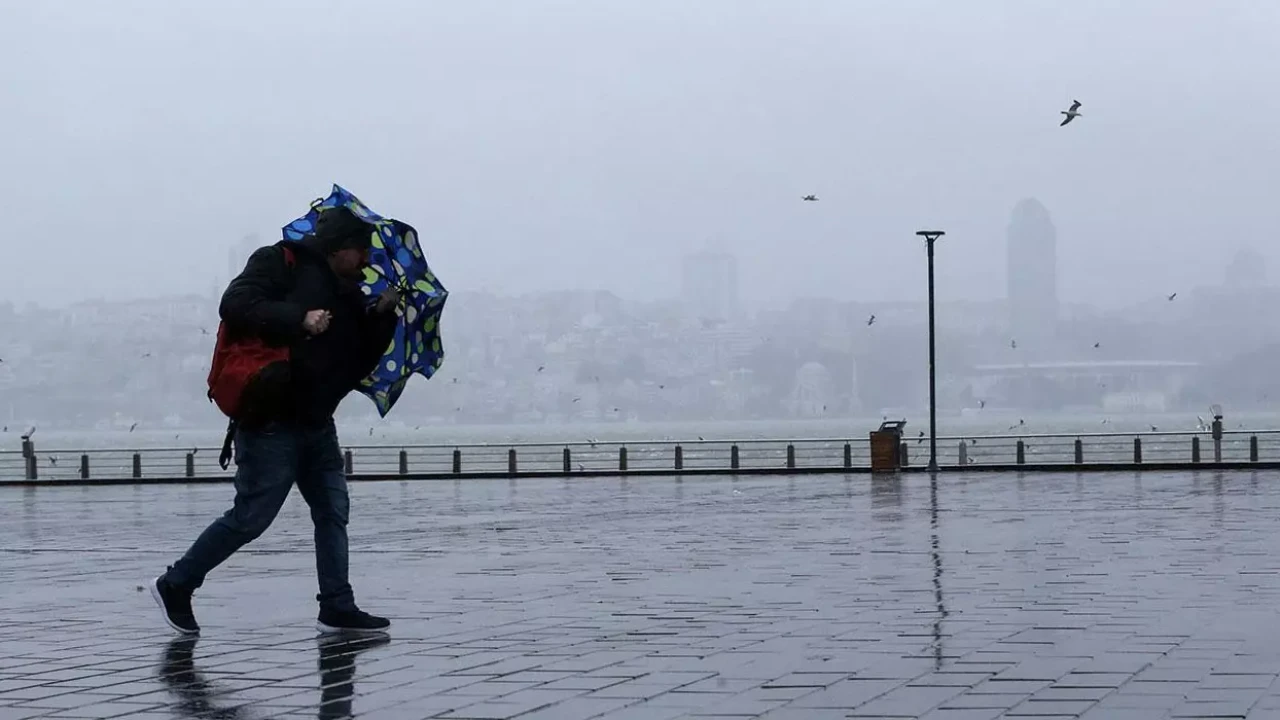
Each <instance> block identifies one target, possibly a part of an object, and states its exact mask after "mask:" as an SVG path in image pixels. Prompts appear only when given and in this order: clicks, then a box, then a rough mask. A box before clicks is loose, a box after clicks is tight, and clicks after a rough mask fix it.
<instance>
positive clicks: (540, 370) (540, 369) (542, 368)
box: [538, 365, 547, 372]
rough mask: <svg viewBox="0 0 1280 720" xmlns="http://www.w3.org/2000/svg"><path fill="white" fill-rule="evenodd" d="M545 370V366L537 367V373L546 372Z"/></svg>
mask: <svg viewBox="0 0 1280 720" xmlns="http://www.w3.org/2000/svg"><path fill="white" fill-rule="evenodd" d="M546 369H547V366H546V365H539V366H538V372H542V371H543V370H546Z"/></svg>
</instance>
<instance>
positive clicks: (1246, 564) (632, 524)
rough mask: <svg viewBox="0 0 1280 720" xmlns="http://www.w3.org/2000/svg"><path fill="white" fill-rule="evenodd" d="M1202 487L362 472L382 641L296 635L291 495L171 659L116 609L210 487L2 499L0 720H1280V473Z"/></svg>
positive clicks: (193, 523) (222, 497)
mask: <svg viewBox="0 0 1280 720" xmlns="http://www.w3.org/2000/svg"><path fill="white" fill-rule="evenodd" d="M1208 478H1209V475H1208V474H1205V473H1201V474H1199V475H1197V474H1194V473H1182V474H1179V473H1169V474H1161V473H1144V474H1142V475H1141V476H1137V480H1136V481H1135V479H1134V476H1133V475H1132V474H1128V475H1124V476H1114V475H1090V476H1080V477H1077V476H1075V475H1056V476H1055V475H1028V476H1026V477H1023V478H1015V477H1012V476H1008V475H983V474H978V473H975V474H966V475H964V476H946V475H943V476H940V477H939V480H938V485H937V487H936V493H935V492H931V488H930V486H929V479H928V478H927V477H925V476H915V475H913V476H908V477H905V478H899V479H879V478H877V479H874V480H873V479H870V478H866V477H863V476H854V477H850V478H848V479H846V478H840V477H806V478H804V479H803V480H802V481H801V480H800V479H796V478H786V477H752V478H740V479H738V480H736V481H734V480H731V479H727V478H714V479H699V480H696V481H693V480H689V479H685V480H684V481H681V482H677V481H676V480H674V479H672V478H646V479H644V480H643V481H641V480H636V479H628V480H626V481H623V480H617V479H600V480H592V481H584V482H576V481H575V482H566V481H562V480H545V481H544V480H521V481H519V482H517V483H511V482H508V481H495V482H486V481H468V482H459V483H453V482H445V483H428V482H403V483H401V482H391V483H357V484H354V485H353V486H352V496H353V512H352V522H351V527H350V530H351V536H352V537H351V546H352V574H353V584H355V586H356V588H357V593H358V597H359V599H360V601H361V604H362V605H363V606H365V607H367V608H368V609H369V610H371V611H374V612H382V613H384V614H387V615H390V616H391V617H392V619H393V621H394V626H393V629H392V636H393V639H392V640H391V641H390V643H388V644H385V645H382V646H379V647H371V648H367V649H364V650H363V651H362V652H359V653H357V654H355V655H354V656H342V657H338V656H337V655H336V654H335V653H333V652H326V651H324V650H323V649H322V647H321V646H320V645H319V644H318V643H317V642H316V639H315V638H314V632H313V631H312V630H311V624H312V622H313V621H314V612H315V609H314V599H313V598H314V593H315V580H314V575H313V573H314V558H313V556H312V543H313V540H312V532H311V527H310V521H309V517H308V512H307V509H306V506H305V504H304V503H302V502H301V501H300V499H299V498H298V497H297V496H296V495H295V496H294V497H292V498H291V499H290V500H289V502H288V503H286V506H285V508H284V510H283V511H282V513H281V517H280V519H279V520H278V521H277V523H276V524H275V525H274V526H273V527H272V528H271V529H270V530H269V531H268V533H267V534H266V535H264V536H263V537H262V538H260V539H259V540H258V541H256V542H255V543H253V544H252V545H250V546H248V547H247V548H246V549H245V550H244V551H242V552H241V553H239V554H237V555H236V556H235V557H233V558H232V559H231V560H230V561H229V562H228V563H227V564H226V565H225V566H224V567H222V568H219V569H218V570H217V571H216V572H215V573H213V574H212V575H211V576H210V578H209V580H208V582H207V583H206V584H205V586H204V587H203V588H201V590H200V592H199V593H198V594H197V595H196V602H195V607H196V611H197V613H198V614H199V617H200V621H201V624H202V625H203V627H204V637H203V638H201V639H200V640H198V641H197V642H196V643H194V647H193V648H192V647H188V653H187V655H186V658H185V661H184V660H183V657H182V652H180V651H179V650H180V647H179V646H178V645H176V644H174V643H171V642H170V641H169V638H168V637H167V635H166V633H167V631H166V629H165V627H164V626H163V625H162V624H161V621H160V619H159V617H158V613H157V611H156V610H155V608H154V606H152V605H151V602H150V598H149V597H148V594H147V593H146V592H145V591H142V592H140V591H138V589H137V588H138V587H139V586H140V585H141V584H142V583H145V582H146V581H147V579H148V578H150V577H154V575H155V574H156V573H158V572H159V571H160V570H162V569H163V568H164V566H165V565H167V564H169V563H171V562H172V561H173V560H174V559H175V558H176V557H177V555H178V554H180V553H181V551H182V550H183V549H185V547H186V545H187V544H188V543H189V542H190V541H191V540H192V539H193V538H194V535H195V533H196V532H198V531H199V529H200V528H201V527H202V526H203V525H204V524H206V523H207V522H209V521H210V520H212V519H213V518H214V517H216V516H217V515H218V514H220V513H221V512H222V511H223V510H225V508H226V506H227V504H228V503H229V500H230V488H229V486H208V485H200V486H191V487H181V486H164V487H151V486H145V487H143V486H140V487H129V486H113V487H91V488H59V487H40V488H35V489H29V490H24V489H21V488H2V489H0V507H4V508H7V509H9V508H12V509H13V511H12V512H6V513H0V653H2V654H0V720H4V719H5V718H9V717H14V718H19V719H20V720H26V717H28V716H30V717H35V716H48V717H84V718H89V717H95V716H99V715H100V716H103V717H105V716H106V714H108V713H111V712H113V708H114V709H120V710H122V711H123V712H127V713H128V714H129V715H130V716H134V717H137V718H139V719H145V718H148V717H175V716H180V715H182V714H183V713H184V712H187V713H188V714H189V711H190V709H191V708H196V707H198V708H202V710H200V712H203V713H204V714H205V715H217V714H218V713H221V712H231V709H232V708H235V707H237V706H242V705H252V706H253V707H254V708H255V709H256V710H257V711H259V712H260V714H262V715H272V714H274V715H276V716H279V717H316V716H317V714H319V712H320V710H321V707H322V706H323V707H324V710H325V712H326V713H328V712H329V711H330V710H337V711H344V710H345V709H347V708H349V709H350V711H351V713H352V714H355V715H360V716H367V717H371V718H383V717H385V718H387V719H388V720H397V718H401V717H403V718H418V719H420V718H423V717H427V716H428V714H429V715H436V716H441V717H453V718H458V719H461V718H482V717H483V718H506V717H515V718H520V719H521V720H523V719H524V718H529V719H531V720H549V719H551V718H554V719H555V720H586V719H587V718H594V717H606V718H607V717H614V716H616V717H618V718H622V719H623V720H638V719H640V718H654V719H655V720H666V719H667V718H675V717H686V716H688V717H694V716H701V717H719V718H733V717H751V716H759V717H766V718H773V719H774V720H788V719H789V718H805V719H806V720H828V718H835V717H850V716H855V715H856V716H865V717H922V718H929V720H938V718H951V720H969V719H970V718H972V719H976V720H981V719H983V718H991V717H1000V716H1008V717H1016V716H1019V715H1020V714H1022V713H1026V712H1034V713H1037V715H1036V716H1037V717H1051V716H1055V715H1058V714H1066V715H1080V716H1082V717H1086V718H1094V717H1100V718H1101V717H1105V718H1115V719H1118V720H1144V719H1145V718H1147V717H1171V716H1178V717H1181V716H1184V715H1186V714H1187V713H1192V715H1189V716H1197V717H1198V716H1204V717H1214V716H1224V717H1230V716H1231V715H1230V714H1231V713H1236V714H1237V716H1239V715H1240V714H1241V713H1245V712H1248V713H1249V715H1248V716H1249V717H1265V716H1267V715H1268V714H1271V715H1276V714H1280V691H1277V689H1276V688H1277V684H1276V683H1277V678H1278V677H1280V652H1278V651H1277V648H1280V627H1278V624H1277V623H1275V622H1274V608H1275V607H1277V606H1278V605H1280V562H1278V561H1276V560H1275V559H1274V549H1273V545H1274V541H1273V538H1274V537H1276V536H1277V534H1278V533H1280V513H1275V512H1272V511H1269V510H1266V508H1275V507H1280V482H1274V480H1280V473H1273V472H1270V471H1267V472H1258V473H1218V474H1214V475H1213V479H1212V481H1210V480H1209V479H1208ZM735 491H736V492H735ZM935 498H936V502H937V505H936V506H934V505H933V502H934V499H935ZM1205 538H1213V542H1205ZM1222 548H1229V552H1224V551H1223V550H1222ZM175 648H179V650H175ZM184 708H186V710H184ZM1108 713H1110V714H1108ZM1028 717H1029V716H1028Z"/></svg>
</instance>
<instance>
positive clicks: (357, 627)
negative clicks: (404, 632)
mask: <svg viewBox="0 0 1280 720" xmlns="http://www.w3.org/2000/svg"><path fill="white" fill-rule="evenodd" d="M389 627H391V621H390V620H388V619H386V618H382V617H378V616H377V615H370V614H369V613H367V612H365V611H363V610H326V609H323V608H322V609H321V610H320V617H319V618H318V619H317V620H316V629H317V630H319V631H320V632H322V633H340V632H384V631H385V630H386V629H387V628H389Z"/></svg>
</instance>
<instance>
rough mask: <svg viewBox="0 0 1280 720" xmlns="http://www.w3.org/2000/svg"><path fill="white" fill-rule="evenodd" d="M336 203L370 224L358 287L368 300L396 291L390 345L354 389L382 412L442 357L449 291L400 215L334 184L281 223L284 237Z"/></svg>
mask: <svg viewBox="0 0 1280 720" xmlns="http://www.w3.org/2000/svg"><path fill="white" fill-rule="evenodd" d="M335 207H345V208H347V209H348V210H350V211H351V212H352V213H353V214H354V215H355V216H356V217H358V218H360V219H361V220H363V221H365V222H366V223H368V224H369V225H370V232H372V233H373V247H372V249H371V250H370V252H369V267H368V268H366V269H365V271H364V279H363V280H362V281H361V283H360V286H361V291H362V292H363V293H364V294H365V297H367V298H369V302H370V303H373V302H376V299H377V297H378V295H380V294H381V293H382V291H383V290H385V289H386V288H388V287H394V288H396V289H398V290H399V291H400V295H401V302H400V307H399V308H398V309H397V310H396V312H397V314H398V315H399V318H400V319H399V322H398V323H397V324H396V332H395V337H394V339H393V340H392V341H391V345H389V346H388V347H387V350H386V352H384V353H383V354H382V358H381V359H380V360H379V361H378V366H377V368H375V369H374V371H373V373H372V374H370V375H369V377H367V378H365V379H364V380H363V381H361V383H360V386H359V388H358V389H359V390H360V392H361V393H364V394H365V395H367V396H369V398H370V399H371V400H373V404H374V405H375V406H377V408H378V414H379V415H380V416H382V417H386V415H387V413H388V412H390V410H391V407H392V406H393V405H395V403H396V400H397V399H398V398H399V397H400V393H402V392H404V388H405V385H406V384H407V383H408V382H409V378H410V377H411V376H412V375H413V374H414V373H417V374H419V375H422V376H423V377H426V378H430V377H431V376H432V375H434V374H435V371H436V369H438V368H439V367H440V364H441V363H442V362H444V348H443V346H442V345H441V343H440V315H441V313H442V312H443V311H444V302H445V299H446V298H448V297H449V291H448V290H445V288H444V285H441V284H440V281H439V280H437V279H436V276H435V273H433V272H431V268H430V267H429V266H428V265H427V258H426V256H425V255H423V253H422V246H421V245H420V244H419V243H418V233H417V231H415V230H414V229H413V227H411V226H410V225H408V224H407V223H403V222H401V221H399V220H394V219H391V218H384V217H382V216H381V215H379V214H377V213H375V212H373V211H372V210H370V209H369V208H368V207H367V206H366V205H365V204H364V203H362V202H360V200H359V199H358V198H356V196H355V195H352V194H351V193H350V192H348V191H347V190H345V189H344V188H342V187H340V186H338V185H334V186H333V192H331V193H330V194H329V197H327V198H324V199H323V200H318V201H316V202H314V203H312V205H311V210H310V211H309V212H308V213H307V214H306V215H304V216H302V217H300V218H298V219H297V220H294V221H293V222H291V223H289V224H288V225H286V226H284V228H283V232H284V238H285V239H286V240H301V239H303V238H304V237H306V236H307V235H308V234H310V233H311V232H312V231H313V230H314V228H315V226H316V220H317V219H319V217H320V214H321V213H323V212H325V211H326V210H329V209H330V208H335Z"/></svg>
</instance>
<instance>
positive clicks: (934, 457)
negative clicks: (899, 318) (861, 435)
mask: <svg viewBox="0 0 1280 720" xmlns="http://www.w3.org/2000/svg"><path fill="white" fill-rule="evenodd" d="M945 234H946V233H944V232H943V231H941V230H920V231H919V232H917V233H916V235H919V236H920V237H922V238H924V246H925V251H926V252H927V254H928V256H929V472H937V471H938V385H937V377H936V375H937V373H936V371H935V367H936V365H935V355H934V332H933V242H934V241H935V240H937V239H938V238H940V237H942V236H943V235H945Z"/></svg>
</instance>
